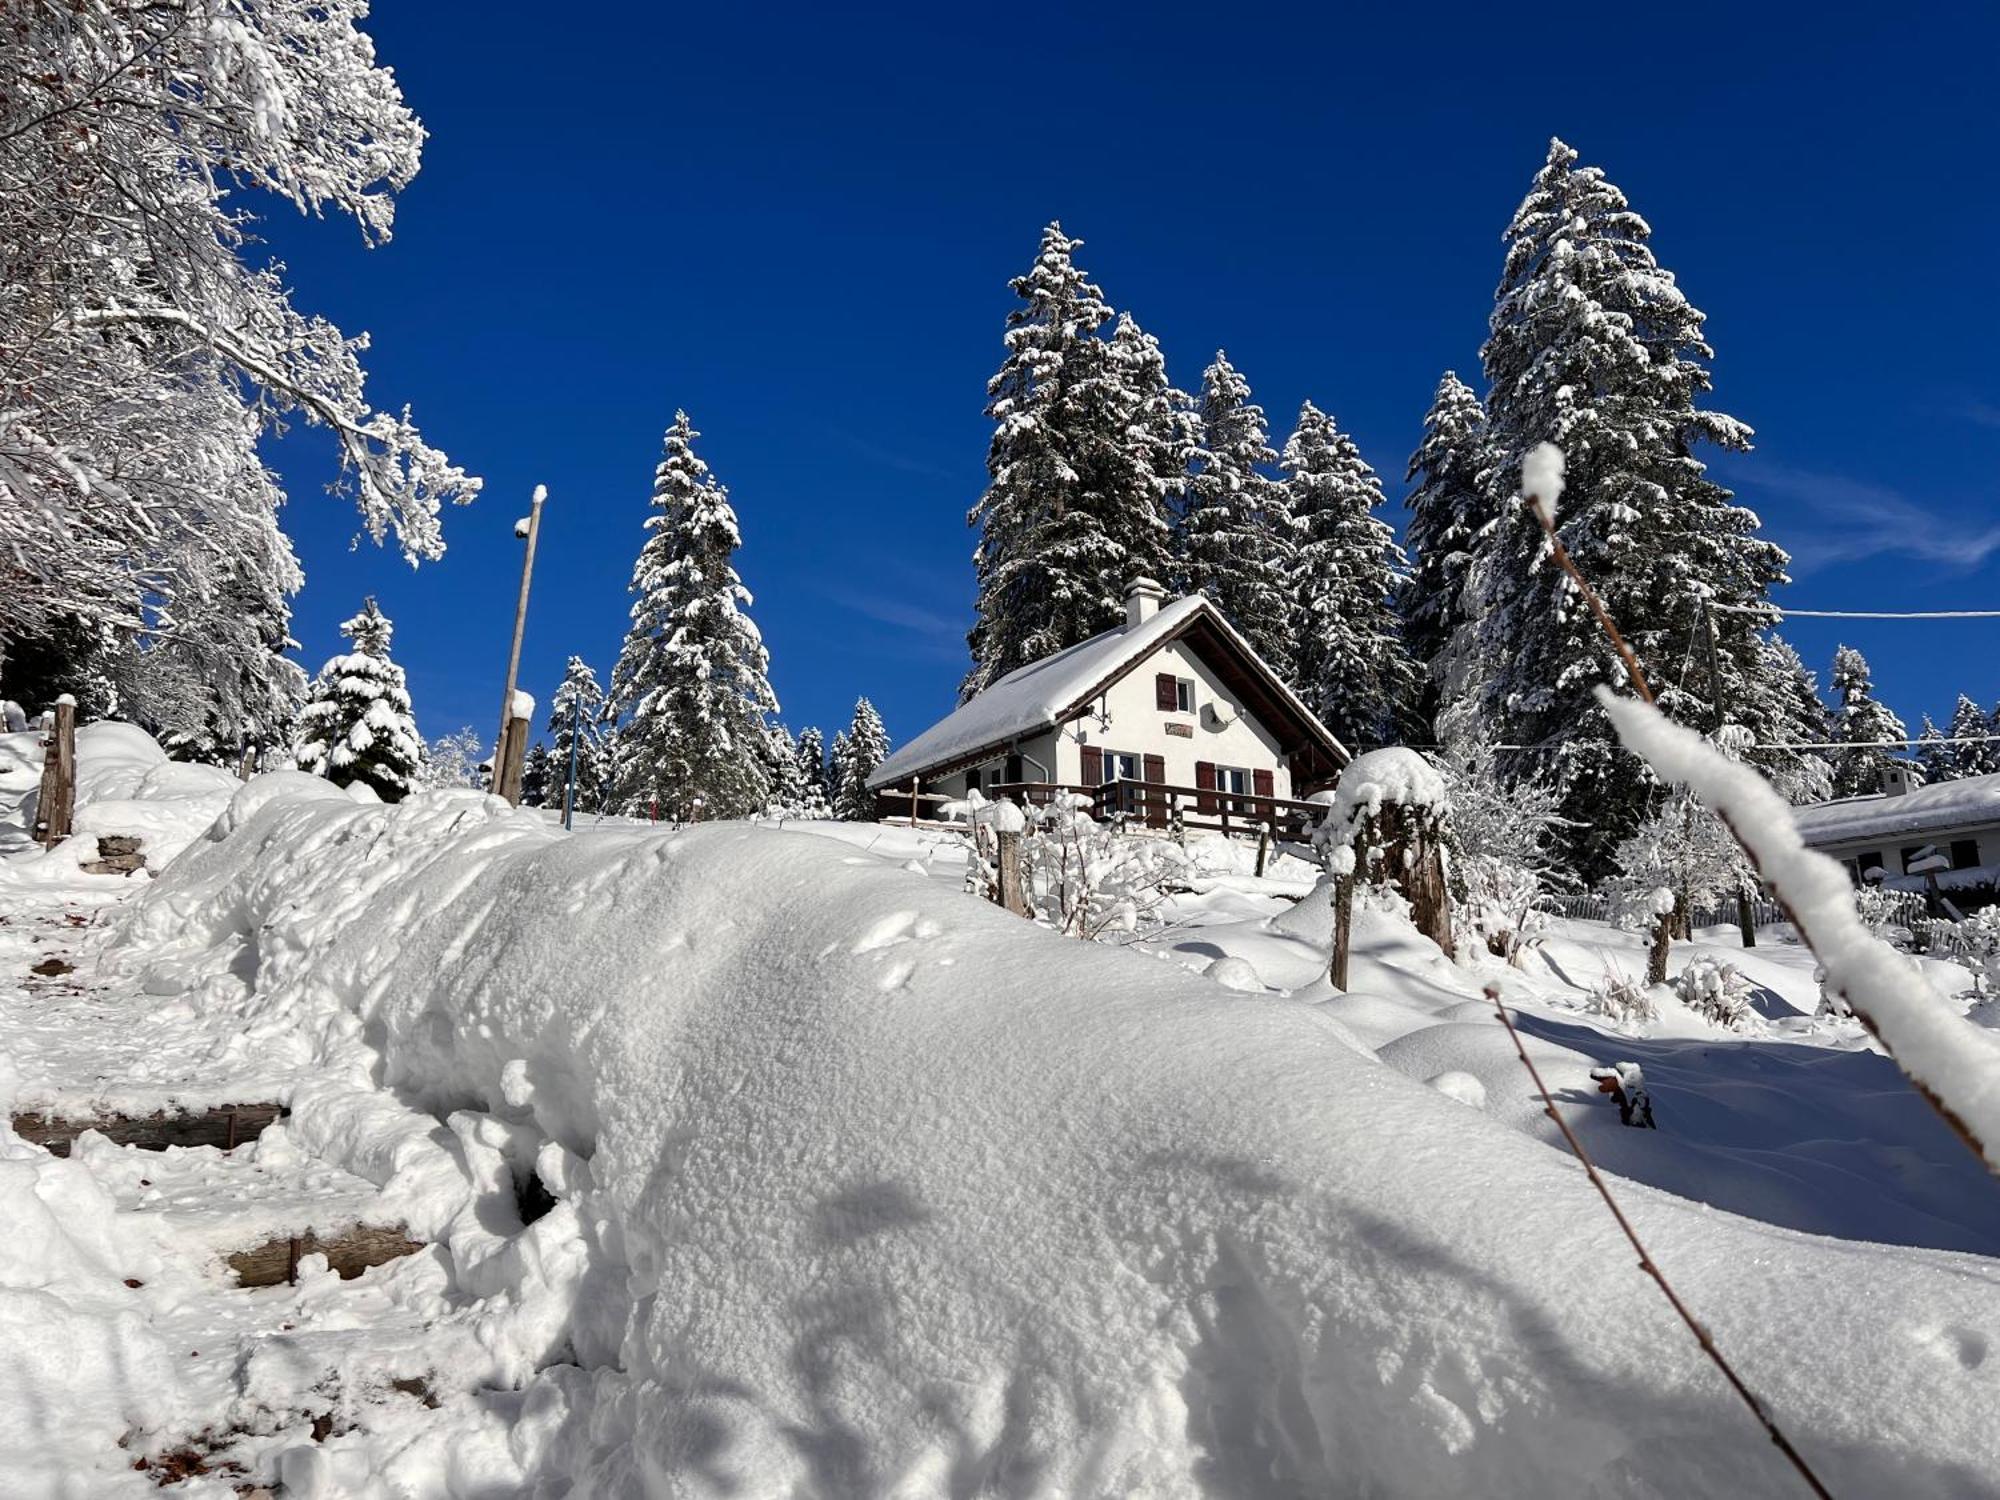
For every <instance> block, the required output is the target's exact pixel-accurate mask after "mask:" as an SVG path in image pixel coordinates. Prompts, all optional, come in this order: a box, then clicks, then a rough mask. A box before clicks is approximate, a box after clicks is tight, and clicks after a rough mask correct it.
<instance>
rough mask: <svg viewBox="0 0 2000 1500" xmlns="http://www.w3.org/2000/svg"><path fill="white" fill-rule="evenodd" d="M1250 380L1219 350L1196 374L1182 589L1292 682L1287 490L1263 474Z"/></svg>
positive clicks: (1260, 414)
mask: <svg viewBox="0 0 2000 1500" xmlns="http://www.w3.org/2000/svg"><path fill="white" fill-rule="evenodd" d="M1250 394H1251V393H1250V383H1249V381H1247V380H1245V379H1244V378H1243V376H1242V375H1241V374H1240V373H1238V371H1237V370H1236V367H1235V366H1233V365H1232V364H1230V363H1229V358H1228V356H1227V355H1226V354H1225V353H1223V352H1222V351H1221V350H1217V351H1216V355H1215V362H1214V363H1213V364H1211V365H1210V366H1209V367H1208V368H1207V369H1206V370H1204V371H1203V372H1202V377H1201V406H1200V422H1201V425H1200V446H1199V447H1198V448H1197V450H1196V452H1195V454H1194V460H1193V475H1192V477H1191V478H1190V479H1189V481H1188V491H1187V503H1186V514H1185V518H1184V520H1183V522H1182V527H1181V547H1182V552H1183V568H1184V571H1185V573H1186V580H1187V585H1188V587H1189V588H1191V589H1199V590H1200V591H1201V592H1202V593H1204V594H1206V595H1207V596H1208V597H1209V599H1210V600H1211V601H1212V602H1213V603H1214V604H1215V605H1216V607H1217V608H1219V609H1220V610H1221V611H1222V613H1223V614H1224V615H1225V616H1226V617H1227V618H1228V620H1229V622H1230V623H1231V624H1232V625H1234V626H1235V627H1236V628H1237V629H1238V630H1240V631H1242V632H1243V635H1244V638H1245V639H1246V640H1248V641H1249V642H1250V644H1251V645H1252V646H1253V647H1255V648H1256V650H1257V653H1258V654H1259V655H1260V656H1262V657H1263V658H1264V660H1265V661H1266V662H1267V663H1268V664H1269V665H1270V667H1271V668H1272V670H1273V671H1275V672H1277V673H1278V675H1279V676H1281V677H1283V678H1285V679H1286V680H1287V681H1291V680H1293V668H1294V663H1293V659H1292V657H1293V652H1292V628H1293V619H1292V604H1291V598H1290V594H1289V590H1288V589H1287V587H1286V582H1287V580H1288V579H1290V578H1292V577H1293V575H1294V572H1295V569H1296V566H1297V557H1296V550H1297V540H1296V535H1295V528H1294V526H1293V524H1292V517H1291V513H1290V511H1289V510H1288V509H1287V507H1286V494H1285V488H1284V486H1283V485H1281V484H1279V483H1278V482H1277V481H1275V480H1273V479H1272V478H1271V477H1270V476H1269V474H1268V473H1267V472H1266V470H1267V468H1268V467H1269V466H1270V465H1271V464H1274V463H1276V462H1277V458H1278V455H1277V454H1276V453H1274V452H1272V451H1271V445H1270V443H1269V441H1268V440H1267V437H1266V432H1267V429H1266V426H1265V422H1264V408H1263V407H1261V406H1259V405H1257V404H1256V403H1255V402H1254V401H1252V400H1251V399H1250Z"/></svg>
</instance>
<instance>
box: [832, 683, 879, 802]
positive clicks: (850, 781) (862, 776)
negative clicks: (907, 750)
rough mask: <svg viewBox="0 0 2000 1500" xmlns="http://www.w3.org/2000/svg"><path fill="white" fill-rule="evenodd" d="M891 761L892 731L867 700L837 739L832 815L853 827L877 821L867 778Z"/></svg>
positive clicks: (859, 702) (858, 705) (860, 703)
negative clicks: (851, 824)
mask: <svg viewBox="0 0 2000 1500" xmlns="http://www.w3.org/2000/svg"><path fill="white" fill-rule="evenodd" d="M888 758H889V731H888V730H887V729H885V728H884V727H883V725H882V716H881V715H880V714H879V713H877V712H876V711H875V705H874V704H872V703H870V702H869V701H868V700H867V699H866V698H861V699H857V700H856V702H855V704H854V718H853V721H852V722H851V723H849V724H848V726H847V728H846V729H845V730H844V731H842V732H841V733H840V734H838V735H836V736H834V741H833V764H834V772H835V776H836V782H835V785H834V789H833V815H834V816H835V817H836V818H841V819H844V820H846V821H847V822H850V823H872V822H874V821H875V794H874V793H873V792H871V791H869V790H868V778H869V777H870V776H872V775H874V774H875V768H876V767H877V766H879V765H881V764H882V762H883V761H885V760H887V759H888Z"/></svg>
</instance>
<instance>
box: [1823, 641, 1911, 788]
mask: <svg viewBox="0 0 2000 1500" xmlns="http://www.w3.org/2000/svg"><path fill="white" fill-rule="evenodd" d="M1827 685H1828V686H1829V687H1830V688H1832V690H1833V697H1834V707H1833V715H1832V732H1831V733H1830V734H1829V735H1828V738H1829V739H1832V740H1837V741H1839V742H1840V744H1841V745H1843V746H1844V747H1845V748H1843V749H1840V750H1836V751H1835V752H1834V755H1833V795H1834V796H1836V797H1856V796H1860V795H1861V794H1862V793H1864V792H1879V791H1881V790H1882V773H1883V772H1884V771H1886V770H1887V769H1888V768H1889V766H1890V765H1891V763H1893V762H1894V761H1895V759H1896V757H1897V755H1898V753H1899V750H1898V748H1897V746H1896V744H1895V742H1896V741H1899V740H1901V739H1902V738H1903V736H1904V733H1905V731H1904V729H1903V721H1902V720H1901V719H1899V718H1897V717H1896V715H1895V714H1894V713H1893V712H1892V711H1891V710H1890V708H1889V705H1888V704H1886V703H1881V702H1878V701H1876V698H1875V684H1874V680H1873V679H1872V677H1871V676H1870V675H1869V671H1868V659H1867V658H1866V657H1865V656H1863V655H1862V654H1861V653H1860V652H1859V651H1857V650H1855V649H1854V648H1853V647H1852V646H1839V647H1836V648H1835V649H1834V653H1833V672H1832V675H1831V676H1830V677H1829V679H1828V684H1827Z"/></svg>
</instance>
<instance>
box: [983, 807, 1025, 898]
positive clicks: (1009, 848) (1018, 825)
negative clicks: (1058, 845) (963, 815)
mask: <svg viewBox="0 0 2000 1500" xmlns="http://www.w3.org/2000/svg"><path fill="white" fill-rule="evenodd" d="M986 812H987V816H988V821H990V822H991V824H992V826H993V842H994V846H995V848H996V849H997V851H998V853H997V855H996V858H995V869H996V870H997V872H998V875H997V878H996V879H995V880H994V883H993V901H994V904H995V905H998V906H1004V907H1005V908H1006V909H1007V910H1008V911H1011V912H1012V913H1013V914H1014V915H1015V916H1017V917H1026V916H1031V915H1033V913H1032V912H1031V911H1030V909H1029V906H1028V890H1027V886H1026V884H1025V883H1024V882H1023V880H1022V878H1021V834H1022V832H1023V830H1025V829H1026V828H1027V826H1028V819H1027V816H1026V814H1024V813H1023V812H1022V811H1021V809H1020V808H1019V807H1017V806H1015V805H1014V802H1013V799H1012V798H1009V797H1002V798H1001V799H1000V800H999V801H998V802H996V803H994V804H993V805H992V806H991V807H990V808H988V809H986Z"/></svg>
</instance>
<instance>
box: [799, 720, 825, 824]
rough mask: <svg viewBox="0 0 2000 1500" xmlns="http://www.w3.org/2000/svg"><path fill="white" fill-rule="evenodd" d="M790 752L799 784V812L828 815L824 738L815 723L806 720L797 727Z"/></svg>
mask: <svg viewBox="0 0 2000 1500" xmlns="http://www.w3.org/2000/svg"><path fill="white" fill-rule="evenodd" d="M792 754H793V756H794V757H795V758H796V759H797V761H798V777H799V785H800V788H801V800H800V804H799V816H800V817H802V818H830V817H832V816H833V796H832V793H831V791H830V790H829V789H828V786H827V779H826V741H825V739H824V737H823V736H822V735H821V734H820V732H819V730H818V728H817V727H816V726H814V725H810V724H808V725H807V726H806V727H805V728H804V729H801V730H800V731H799V738H798V741H797V743H796V744H794V745H793V747H792Z"/></svg>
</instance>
